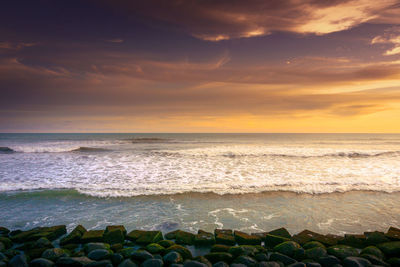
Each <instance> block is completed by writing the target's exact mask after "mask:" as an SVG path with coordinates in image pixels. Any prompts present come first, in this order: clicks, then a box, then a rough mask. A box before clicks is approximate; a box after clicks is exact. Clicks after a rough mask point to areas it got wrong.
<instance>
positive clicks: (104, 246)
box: [83, 242, 111, 253]
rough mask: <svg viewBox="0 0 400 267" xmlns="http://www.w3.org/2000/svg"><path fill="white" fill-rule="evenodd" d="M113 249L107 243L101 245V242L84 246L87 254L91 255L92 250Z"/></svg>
mask: <svg viewBox="0 0 400 267" xmlns="http://www.w3.org/2000/svg"><path fill="white" fill-rule="evenodd" d="M110 248H111V247H110V245H109V244H107V243H101V242H91V243H87V244H85V245H84V246H83V249H84V250H85V252H86V253H90V252H91V251H92V250H95V249H106V250H109V249H110Z"/></svg>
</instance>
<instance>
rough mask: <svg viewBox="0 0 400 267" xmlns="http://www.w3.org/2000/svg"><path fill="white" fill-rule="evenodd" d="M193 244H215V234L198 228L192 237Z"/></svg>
mask: <svg viewBox="0 0 400 267" xmlns="http://www.w3.org/2000/svg"><path fill="white" fill-rule="evenodd" d="M194 244H195V245H196V246H209V245H213V244H215V236H214V235H213V234H212V233H208V232H205V231H202V230H199V231H198V233H197V235H195V237H194Z"/></svg>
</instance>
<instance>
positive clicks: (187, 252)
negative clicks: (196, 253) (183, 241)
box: [165, 245, 193, 260]
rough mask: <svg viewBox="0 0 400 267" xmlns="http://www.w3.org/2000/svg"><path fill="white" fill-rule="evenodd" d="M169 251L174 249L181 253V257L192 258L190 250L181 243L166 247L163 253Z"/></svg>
mask: <svg viewBox="0 0 400 267" xmlns="http://www.w3.org/2000/svg"><path fill="white" fill-rule="evenodd" d="M171 251H175V252H178V253H179V254H180V255H182V257H183V259H185V260H186V259H192V258H193V256H192V253H191V252H190V250H188V249H187V248H185V247H183V246H181V245H173V246H170V247H169V248H167V249H166V250H165V253H169V252H171Z"/></svg>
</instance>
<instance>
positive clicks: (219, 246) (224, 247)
mask: <svg viewBox="0 0 400 267" xmlns="http://www.w3.org/2000/svg"><path fill="white" fill-rule="evenodd" d="M230 248H231V246H227V245H222V244H215V245H213V246H212V247H211V250H210V252H228V251H229V249H230Z"/></svg>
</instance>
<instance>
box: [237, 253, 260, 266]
mask: <svg viewBox="0 0 400 267" xmlns="http://www.w3.org/2000/svg"><path fill="white" fill-rule="evenodd" d="M233 263H236V264H243V265H244V266H255V265H256V264H257V261H256V260H255V259H253V258H252V257H249V256H245V255H241V256H239V257H237V258H236V259H235V260H234V261H233Z"/></svg>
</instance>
